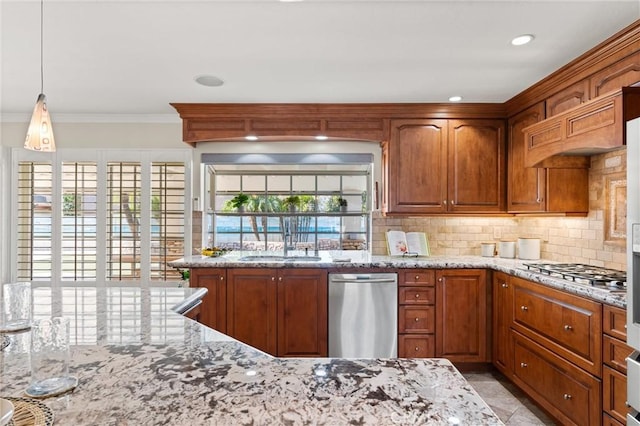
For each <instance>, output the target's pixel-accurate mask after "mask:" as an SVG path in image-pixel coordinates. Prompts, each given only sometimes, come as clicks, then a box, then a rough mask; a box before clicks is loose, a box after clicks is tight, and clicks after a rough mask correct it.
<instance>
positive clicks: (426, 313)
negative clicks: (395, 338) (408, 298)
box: [398, 306, 436, 333]
mask: <svg viewBox="0 0 640 426" xmlns="http://www.w3.org/2000/svg"><path fill="white" fill-rule="evenodd" d="M398 313H399V318H398V322H399V324H398V331H399V332H400V333H433V332H434V331H435V317H436V316H435V308H434V307H433V306H400V309H399V312H398Z"/></svg>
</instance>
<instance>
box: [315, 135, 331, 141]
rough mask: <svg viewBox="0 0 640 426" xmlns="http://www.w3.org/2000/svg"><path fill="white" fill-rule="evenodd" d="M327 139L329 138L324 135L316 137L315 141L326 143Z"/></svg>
mask: <svg viewBox="0 0 640 426" xmlns="http://www.w3.org/2000/svg"><path fill="white" fill-rule="evenodd" d="M327 139H329V136H325V135H318V136H316V140H319V141H326V140H327Z"/></svg>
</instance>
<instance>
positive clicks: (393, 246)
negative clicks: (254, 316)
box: [387, 231, 409, 256]
mask: <svg viewBox="0 0 640 426" xmlns="http://www.w3.org/2000/svg"><path fill="white" fill-rule="evenodd" d="M387 248H388V250H389V255H390V256H402V255H403V254H405V253H407V252H408V251H409V245H408V244H407V235H406V234H405V233H404V232H402V231H387Z"/></svg>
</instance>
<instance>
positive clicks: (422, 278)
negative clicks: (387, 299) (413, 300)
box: [398, 269, 436, 286]
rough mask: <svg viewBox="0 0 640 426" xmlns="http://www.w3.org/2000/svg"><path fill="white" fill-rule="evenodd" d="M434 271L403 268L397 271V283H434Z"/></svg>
mask: <svg viewBox="0 0 640 426" xmlns="http://www.w3.org/2000/svg"><path fill="white" fill-rule="evenodd" d="M435 282H436V272H435V271H434V270H433V269H405V270H400V271H399V272H398V284H399V285H403V284H409V285H413V286H423V285H430V286H433V285H435Z"/></svg>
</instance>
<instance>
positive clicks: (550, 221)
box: [372, 148, 626, 270]
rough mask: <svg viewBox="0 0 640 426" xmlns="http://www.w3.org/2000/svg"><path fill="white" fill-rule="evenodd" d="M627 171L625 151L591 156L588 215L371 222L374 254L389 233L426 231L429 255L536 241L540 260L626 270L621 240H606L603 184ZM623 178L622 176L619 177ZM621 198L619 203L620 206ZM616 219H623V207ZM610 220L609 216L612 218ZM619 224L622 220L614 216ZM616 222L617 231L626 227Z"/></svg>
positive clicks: (476, 251) (379, 251)
mask: <svg viewBox="0 0 640 426" xmlns="http://www.w3.org/2000/svg"><path fill="white" fill-rule="evenodd" d="M625 171H626V148H622V149H619V150H616V151H612V152H609V153H606V154H600V155H597V156H593V157H592V158H591V168H590V171H589V215H588V216H587V217H583V218H575V217H557V216H556V217H535V216H516V217H499V218H491V217H443V216H440V217H420V218H418V217H407V218H400V217H386V218H385V217H382V215H380V214H376V215H375V216H374V220H373V239H372V251H373V254H379V255H384V254H387V248H386V240H385V232H386V231H387V230H389V229H398V230H404V231H422V232H426V233H427V236H428V239H429V245H430V248H431V253H432V255H436V256H441V255H479V254H480V243H481V242H489V241H498V240H516V239H517V238H518V237H535V238H541V240H542V244H541V258H542V259H548V260H554V261H559V262H577V263H587V264H591V265H594V266H604V267H607V268H613V269H618V270H626V254H625V242H626V240H624V239H622V240H620V239H617V240H612V239H609V240H605V223H608V221H606V220H605V219H606V214H605V206H607V205H609V203H607V202H606V196H607V182H609V181H610V180H611V178H612V177H616V178H620V177H621V175H622V176H624V172H625ZM624 179H626V178H624ZM623 202H624V200H618V205H619V206H620V205H623V204H624V203H623ZM622 210H623V211H622V212H621V215H622V216H624V215H625V212H624V206H622ZM613 219H614V218H612V220H613ZM618 220H619V221H621V222H622V221H624V217H618ZM625 226H626V225H625V224H624V223H619V226H618V227H619V228H622V229H624V228H625Z"/></svg>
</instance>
